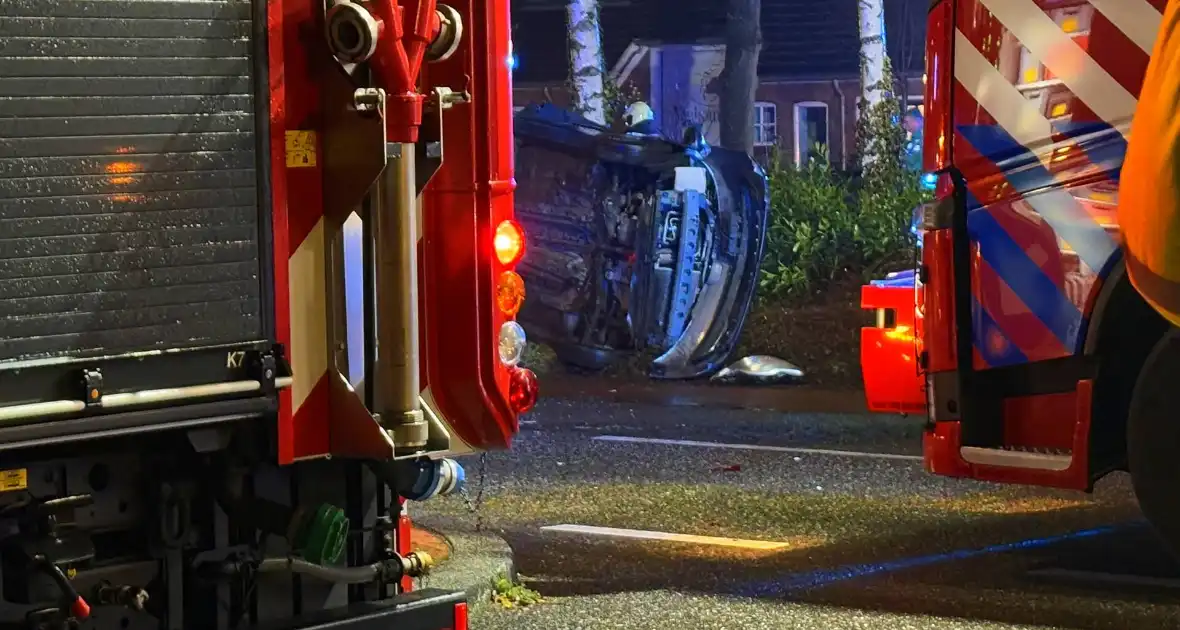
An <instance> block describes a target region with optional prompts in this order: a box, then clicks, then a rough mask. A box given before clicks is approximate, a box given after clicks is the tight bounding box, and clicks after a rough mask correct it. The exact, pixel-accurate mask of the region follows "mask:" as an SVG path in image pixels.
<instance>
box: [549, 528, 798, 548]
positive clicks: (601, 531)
mask: <svg viewBox="0 0 1180 630" xmlns="http://www.w3.org/2000/svg"><path fill="white" fill-rule="evenodd" d="M541 531H543V532H556V533H562V534H583V535H587V536H608V537H610V538H631V539H635V540H658V541H662V542H678V543H691V544H694V545H714V546H717V547H740V548H742V549H757V550H761V551H773V550H775V549H786V548H788V547H790V546H791V543H786V542H774V541H769V540H743V539H741V538H721V537H718V536H694V535H692V534H669V533H667V532H653V531H648V530H643V529H620V528H618V527H597V526H594V525H569V524H565V525H546V526H545V527H542V528H541Z"/></svg>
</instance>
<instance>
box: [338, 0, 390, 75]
mask: <svg viewBox="0 0 1180 630" xmlns="http://www.w3.org/2000/svg"><path fill="white" fill-rule="evenodd" d="M324 21H325V30H326V31H327V35H328V46H329V47H330V48H331V49H332V53H333V54H334V55H336V58H337V59H339V60H340V61H342V62H344V63H361V62H364V61H368V60H369V58H371V57H372V56H373V54H374V53H376V52H377V40H378V39H379V38H380V37H381V30H382V29H381V23H380V22H378V21H377V20H376V19H374V18H373V14H372V13H369V11H368V10H366V9H365V8H364V7H362V6H360V5H359V4H355V3H352V2H347V1H344V2H339V3H337V4H335V5H333V6H332V8H330V9H328V12H327V14H326V15H325V20H324Z"/></svg>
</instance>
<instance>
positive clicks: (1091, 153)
mask: <svg viewBox="0 0 1180 630" xmlns="http://www.w3.org/2000/svg"><path fill="white" fill-rule="evenodd" d="M1053 129H1054V130H1056V131H1057V132H1058V133H1060V134H1061V135H1063V136H1065V137H1067V138H1069V139H1071V140H1076V141H1077V142H1078V146H1079V147H1081V149H1082V152H1083V153H1085V154H1086V157H1087V158H1088V159H1089V160H1090V162H1092V163H1093V164H1094V165H1095V166H1097V167H1099V168H1101V169H1102V170H1103V171H1105V172H1106V173H1107V175H1108V176H1109V177H1110V178H1111V179H1112V180H1113V181H1115V182H1116V183H1117V182H1118V181H1119V174H1120V173H1121V172H1122V168H1123V159H1124V158H1125V157H1126V155H1127V139H1126V138H1124V137H1123V134H1121V133H1119V130H1118V129H1115V128H1114V127H1112V126H1111V125H1110V124H1108V123H1106V122H1101V121H1099V122H1072V121H1071V122H1064V121H1063V122H1055V123H1053Z"/></svg>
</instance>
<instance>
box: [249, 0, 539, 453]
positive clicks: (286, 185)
mask: <svg viewBox="0 0 1180 630" xmlns="http://www.w3.org/2000/svg"><path fill="white" fill-rule="evenodd" d="M450 4H451V5H452V6H453V7H454V8H455V9H456V10H457V11H458V12H459V14H460V15H461V17H462V20H463V26H464V36H463V38H462V40H461V42H460V45H459V47H458V50H457V51H456V52H455V54H454V55H452V57H451V58H450V59H448V60H445V61H441V62H438V63H434V64H430V65H429V66H425V65H424V64H423V59H424V56H425V50H426V47H427V45H428V44H429V41H430V40H431V39H433V37H434V36H435V34H436V33H437V31H438V28H439V23H438V20H437V17H436V13H435V7H436V4H435V1H434V0H403V1H402V3H401V5H400V6H398V5H397V4H396V3H395V2H394V0H381V1H380V2H378V3H376V4H375V5H371V6H373V8H374V11H375V13H377V16H378V17H379V18H381V24H382V30H383V31H385V32H383V33H382V37H381V38H380V39H379V43H378V50H377V54H376V55H375V57H374V59H373V61H372V66H373V68H374V70H375V74H376V79H377V83H378V85H380V86H382V87H384V88H386V91H387V94H388V101H387V109H386V114H387V123H386V124H387V136H388V139H389V140H390V141H394V142H406V141H412V140H416V139H417V134H418V126H419V123H420V122H421V118H422V111H421V110H422V96H421V95H422V94H425V93H429V92H430V90H432V89H433V88H434V87H448V88H451V89H452V90H454V91H455V92H466V93H467V94H468V95H469V96H470V100H469V101H468V102H466V103H459V104H456V105H455V106H454V107H452V108H451V109H449V110H447V111H446V112H445V113H444V114H443V127H444V138H443V151H444V161H443V165H442V167H441V168H440V169H439V171H438V172H437V173H436V175H435V176H434V179H433V180H432V181H431V184H430V185H429V186H428V187H427V189H426V191H425V192H424V193H423V197H422V199H423V208H424V212H423V234H422V241H421V243H422V245H421V247H420V250H419V252H420V253H419V255H420V274H421V275H420V281H421V291H420V296H421V303H420V317H421V320H420V321H421V334H422V338H421V345H420V347H421V350H422V364H423V373H422V386H423V389H424V396H425V397H426V398H427V399H428V404H429V405H430V406H432V407H434V408H435V410H436V411H437V412H438V413H439V415H440V416H441V417H442V419H443V420H444V421H445V422H447V423H448V425H450V427H451V428H452V429H453V432H454V433H455V435H456V436H457V437H458V438H459V439H461V440H462V441H463V442H465V443H466V444H467V445H469V446H471V447H474V448H478V449H486V448H504V447H506V446H507V445H508V444H509V442H510V440H511V438H512V436H513V435H514V434H515V433H516V431H517V417H516V414H515V413H514V412H513V411H512V409H511V408H510V407H509V404H508V393H509V372H508V370H507V369H506V368H505V367H504V366H503V365H501V363H500V361H499V356H498V352H497V340H498V335H499V329H500V326H501V324H502V323H503V322H504V321H505V318H504V316H503V315H502V314H501V313H500V312H499V310H498V308H497V307H496V304H495V297H494V292H495V282H496V277H497V276H498V274H499V273H500V271H502V270H503V268H504V267H503V266H501V265H499V263H498V262H496V261H495V260H494V256H493V254H492V233H493V230H494V227H495V226H496V225H497V224H498V223H499V222H500V221H502V220H505V219H511V218H513V216H514V211H513V191H514V188H515V182H514V180H513V138H512V100H511V98H512V85H511V75H510V69H509V67H508V64H507V60H508V57H509V47H510V43H509V37H510V26H509V15H508V11H509V9H508V5H509V2H508V0H489V1H483V2H474V1H473V0H463V1H459V2H454V3H450ZM318 11H319V8H318V3H317V2H316V0H284V1H283V2H277V1H274V2H271V3H270V5H269V16H268V20H269V24H268V28H269V32H270V59H269V68H270V75H271V121H270V123H271V133H272V138H273V142H272V146H271V152H272V154H271V161H272V166H273V178H272V185H273V189H274V193H273V198H274V208H273V213H274V225H275V237H274V238H275V264H276V284H277V286H276V312H277V313H278V320H279V323H278V338H279V341H280V342H281V343H283V344H286V345H287V346H288V348H289V355H291V356H292V368H293V370H294V377H295V379H296V387H293V388H292V390H293V391H292V392H285V393H284V394H283V403H282V406H281V410H280V417H279V430H278V434H279V439H278V442H279V445H278V450H279V461H280V463H284V464H286V463H291V462H293V461H298V460H301V459H309V458H316V457H323V456H326V455H328V454H330V453H333V452H334V451H333V444H334V440H333V437H334V436H333V433H336V434H339V435H337V436H335V437H336V438H337V439H336V440H335V441H336V442H339V441H340V440H344V439H346V438H347V437H348V436H347V435H344V433H347V430H346V429H347V426H345V425H351V424H355V423H350V422H343V420H347V419H348V418H345V417H337V418H335V425H333V424H332V422H333V414H338V415H344V416H351V415H353V414H354V413H355V412H356V409H354V407H355V405H353V404H351V403H349V404H345V402H346V401H345V399H347V401H352V400H353V399H354V398H355V396H352V395H351V393H349V392H346V391H339V390H340V389H341V387H344V386H343V385H342V384H341V383H340V382H338V381H339V379H338V378H334V374H332V370H328V372H327V373H318V374H317V373H314V372H319V371H321V370H323V369H324V366H323V365H320V364H319V363H320V362H323V361H324V358H323V357H325V356H326V357H327V359H326V360H327V361H331V360H332V357H333V355H334V350H333V349H332V348H330V340H329V339H328V338H327V330H326V329H325V330H323V331H322V332H323V334H322V335H321V334H320V331H319V329H318V328H316V329H315V330H312V329H309V328H306V327H304V326H301V327H300V328H301V330H293V326H297V325H299V324H298V322H305V321H309V322H312V323H313V324H317V325H321V326H322V324H321V323H320V321H321V320H322V316H323V313H322V312H319V311H320V309H323V308H326V307H325V305H324V303H325V301H326V296H325V294H324V289H323V287H322V284H319V282H318V279H317V278H315V277H314V276H316V274H318V273H320V272H319V271H312V272H310V273H309V272H307V271H306V270H307V269H308V268H309V267H308V263H307V262H306V260H307V259H309V258H311V259H314V260H319V262H318V263H312V264H311V268H313V269H315V268H318V267H316V264H318V265H319V266H321V267H322V266H323V265H324V264H325V263H324V262H323V261H322V260H320V259H322V257H323V256H324V255H325V254H324V252H326V251H327V250H328V249H329V248H328V246H327V244H326V243H324V242H321V241H323V240H324V236H323V234H324V233H325V232H327V231H329V228H328V227H325V224H326V223H327V222H329V221H335V218H333V217H326V216H325V214H324V202H325V199H324V182H323V178H324V171H323V168H322V165H323V158H322V138H320V142H319V143H318V145H317V146H316V147H315V154H316V156H317V160H316V164H315V165H313V166H307V167H302V168H299V169H297V170H298V172H297V173H293V174H288V173H287V171H288V166H287V164H286V159H287V147H286V145H285V142H286V134H287V132H289V131H296V130H301V131H311V132H315V133H316V134H322V132H323V131H324V129H325V122H326V121H325V119H324V117H325V114H324V105H323V97H324V93H323V90H322V88H321V82H322V81H323V80H324V77H326V76H328V75H327V74H326V73H329V72H339V68H338V67H337V65H336V62H335V60H334V59H333V58H332V56H331V53H330V52H329V50H328V47H327V45H326V43H325V40H324V36H323V33H322V32H321V24H320V22H321V19H320V16H319V15H318ZM411 19H412V22H413V23H412V24H409V25H408V28H403V24H402V22H403V21H407V20H411ZM317 138H318V135H317ZM329 227H330V226H329ZM309 252H310V253H309ZM317 257H319V258H317ZM297 259H298V260H299V262H298V264H297V263H296V261H297ZM292 270H297V271H298V270H303V272H302V273H295V274H293V273H292ZM296 276H297V277H296ZM308 276H313V277H308ZM292 283H295V285H297V286H295V285H292ZM320 336H323V337H324V339H322V340H321V339H320ZM296 346H298V347H296ZM311 346H315V347H314V348H311ZM297 355H298V356H305V355H313V356H314V357H315V358H317V359H318V362H314V363H315V364H314V365H310V366H309V365H300V363H299V362H298V361H297V360H296V359H297V358H298V357H297ZM296 390H297V392H296ZM293 392H295V393H293ZM333 426H335V430H332V428H333Z"/></svg>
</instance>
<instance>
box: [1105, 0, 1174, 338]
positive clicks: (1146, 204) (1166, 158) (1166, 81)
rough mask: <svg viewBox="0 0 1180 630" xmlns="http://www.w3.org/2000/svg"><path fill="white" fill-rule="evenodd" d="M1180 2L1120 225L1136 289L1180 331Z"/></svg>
mask: <svg viewBox="0 0 1180 630" xmlns="http://www.w3.org/2000/svg"><path fill="white" fill-rule="evenodd" d="M1178 110H1180V2H1169V3H1168V7H1167V9H1166V10H1165V11H1164V17H1163V21H1162V23H1161V24H1160V30H1159V35H1158V38H1157V39H1156V41H1155V49H1154V50H1153V51H1152V55H1151V62H1150V63H1149V64H1148V66H1147V75H1146V77H1145V78H1144V81H1143V88H1142V90H1140V93H1139V106H1138V108H1137V109H1136V110H1135V118H1134V120H1133V121H1132V123H1131V140H1130V145H1129V146H1128V148H1127V156H1126V159H1125V160H1124V161H1123V168H1122V174H1121V177H1120V186H1119V209H1118V220H1119V227H1120V229H1121V230H1122V235H1123V246H1124V248H1125V249H1124V256H1125V258H1126V265H1127V275H1128V276H1129V277H1130V279H1131V284H1132V285H1134V286H1135V288H1136V289H1137V290H1138V291H1139V293H1140V294H1141V295H1142V296H1143V297H1144V299H1146V300H1147V302H1148V303H1149V304H1151V305H1152V306H1153V307H1154V308H1155V309H1156V310H1157V311H1159V313H1160V314H1161V315H1163V316H1164V317H1166V318H1167V319H1169V320H1171V322H1172V323H1173V324H1175V325H1178V326H1180V111H1178Z"/></svg>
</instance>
